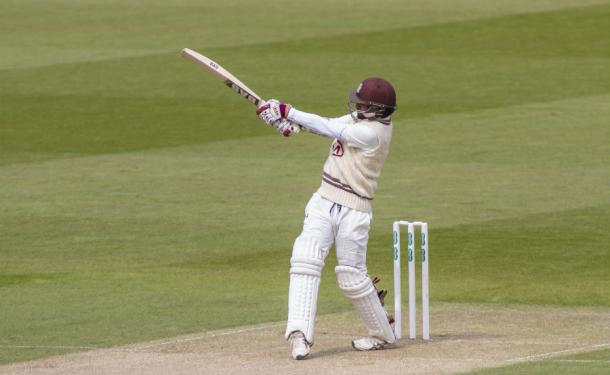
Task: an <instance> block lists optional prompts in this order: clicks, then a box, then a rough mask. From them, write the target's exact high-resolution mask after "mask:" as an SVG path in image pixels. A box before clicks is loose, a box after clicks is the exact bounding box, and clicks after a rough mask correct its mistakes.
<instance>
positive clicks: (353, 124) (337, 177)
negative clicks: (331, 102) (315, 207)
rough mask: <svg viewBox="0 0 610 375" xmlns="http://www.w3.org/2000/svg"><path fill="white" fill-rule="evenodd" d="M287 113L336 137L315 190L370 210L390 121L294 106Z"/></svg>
mask: <svg viewBox="0 0 610 375" xmlns="http://www.w3.org/2000/svg"><path fill="white" fill-rule="evenodd" d="M287 117H288V119H289V120H291V121H293V122H296V123H297V124H299V125H301V126H304V127H306V128H309V129H312V130H314V131H315V132H317V133H320V134H322V135H325V136H328V137H331V138H335V139H334V141H333V143H332V144H331V147H330V151H329V154H328V158H327V159H326V162H325V163H324V169H323V172H322V184H321V185H320V188H319V189H318V194H319V195H321V196H322V197H324V198H326V199H328V200H330V201H333V202H335V203H338V204H341V205H343V206H346V207H350V208H353V209H355V210H358V211H364V212H371V211H372V206H371V201H372V200H373V198H374V196H375V191H376V190H377V178H378V177H379V175H380V174H381V168H382V166H383V162H384V161H385V159H386V157H387V156H388V153H389V151H390V141H391V140H392V123H391V122H389V123H388V124H383V123H381V122H379V121H375V120H354V119H353V118H352V116H351V115H349V114H348V115H345V116H342V117H338V118H332V119H328V118H323V117H320V116H318V115H314V114H311V113H306V112H302V111H299V110H296V109H294V108H293V109H291V110H290V113H289V114H288V116H287Z"/></svg>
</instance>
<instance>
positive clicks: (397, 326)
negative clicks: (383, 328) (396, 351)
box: [393, 220, 430, 340]
mask: <svg viewBox="0 0 610 375" xmlns="http://www.w3.org/2000/svg"><path fill="white" fill-rule="evenodd" d="M401 226H406V227H407V261H408V262H407V263H408V272H409V278H408V280H409V281H408V285H409V338H410V339H415V338H416V336H417V333H416V332H417V330H416V328H417V327H416V323H415V320H416V312H415V311H416V301H415V299H416V296H415V227H416V226H419V227H420V228H421V257H422V261H421V270H422V271H421V284H422V285H421V288H422V289H421V291H422V293H421V297H422V323H423V327H422V337H423V339H424V340H429V339H430V296H429V276H428V258H429V254H428V223H425V222H421V221H402V220H401V221H395V222H394V225H393V230H394V319H395V323H394V332H395V333H396V338H397V339H399V338H401V337H402V302H401V288H400V286H401V277H400V271H401V269H400V268H401V264H400V227H401Z"/></svg>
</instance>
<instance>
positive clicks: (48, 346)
mask: <svg viewBox="0 0 610 375" xmlns="http://www.w3.org/2000/svg"><path fill="white" fill-rule="evenodd" d="M0 348H5V349H83V350H91V349H101V348H99V347H97V346H69V345H0Z"/></svg>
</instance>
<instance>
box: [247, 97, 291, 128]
mask: <svg viewBox="0 0 610 375" xmlns="http://www.w3.org/2000/svg"><path fill="white" fill-rule="evenodd" d="M291 108H292V107H291V106H290V104H285V103H281V102H280V101H279V100H277V99H271V100H269V101H267V102H266V103H264V104H263V105H261V106H260V107H258V108H257V109H256V114H257V115H258V117H260V118H261V120H263V121H264V122H265V123H267V125H273V124H274V123H275V122H277V121H278V120H281V119H285V118H286V117H287V116H288V112H289V111H290V109H291Z"/></svg>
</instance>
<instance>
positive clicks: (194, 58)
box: [182, 48, 304, 133]
mask: <svg viewBox="0 0 610 375" xmlns="http://www.w3.org/2000/svg"><path fill="white" fill-rule="evenodd" d="M182 57H184V58H185V59H187V60H190V61H191V62H193V63H194V64H196V65H199V66H200V67H202V68H204V69H206V70H208V71H209V72H211V73H212V74H213V75H215V76H216V77H218V78H220V79H221V80H222V81H223V82H224V84H225V85H227V86H228V87H230V88H231V89H233V91H235V92H236V93H238V94H239V95H241V96H242V97H243V98H245V99H247V100H248V101H249V102H250V103H252V104H254V105H255V106H257V107H258V106H259V105H260V104H261V103H262V102H263V100H262V99H261V97H260V96H258V94H256V93H255V92H254V90H252V89H251V88H249V87H248V86H246V85H245V84H244V83H243V82H242V81H240V80H239V79H237V77H235V76H234V75H233V74H231V73H230V72H229V71H228V70H226V69H225V68H223V67H222V66H220V64H218V63H217V62H215V61H213V60H212V59H210V58H208V57H206V56H203V55H202V54H200V53H199V52H196V51H193V50H192V49H189V48H184V49H183V50H182ZM294 130H295V133H297V132H299V131H301V130H304V128H302V127H301V126H300V125H297V124H295V129H294Z"/></svg>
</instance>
